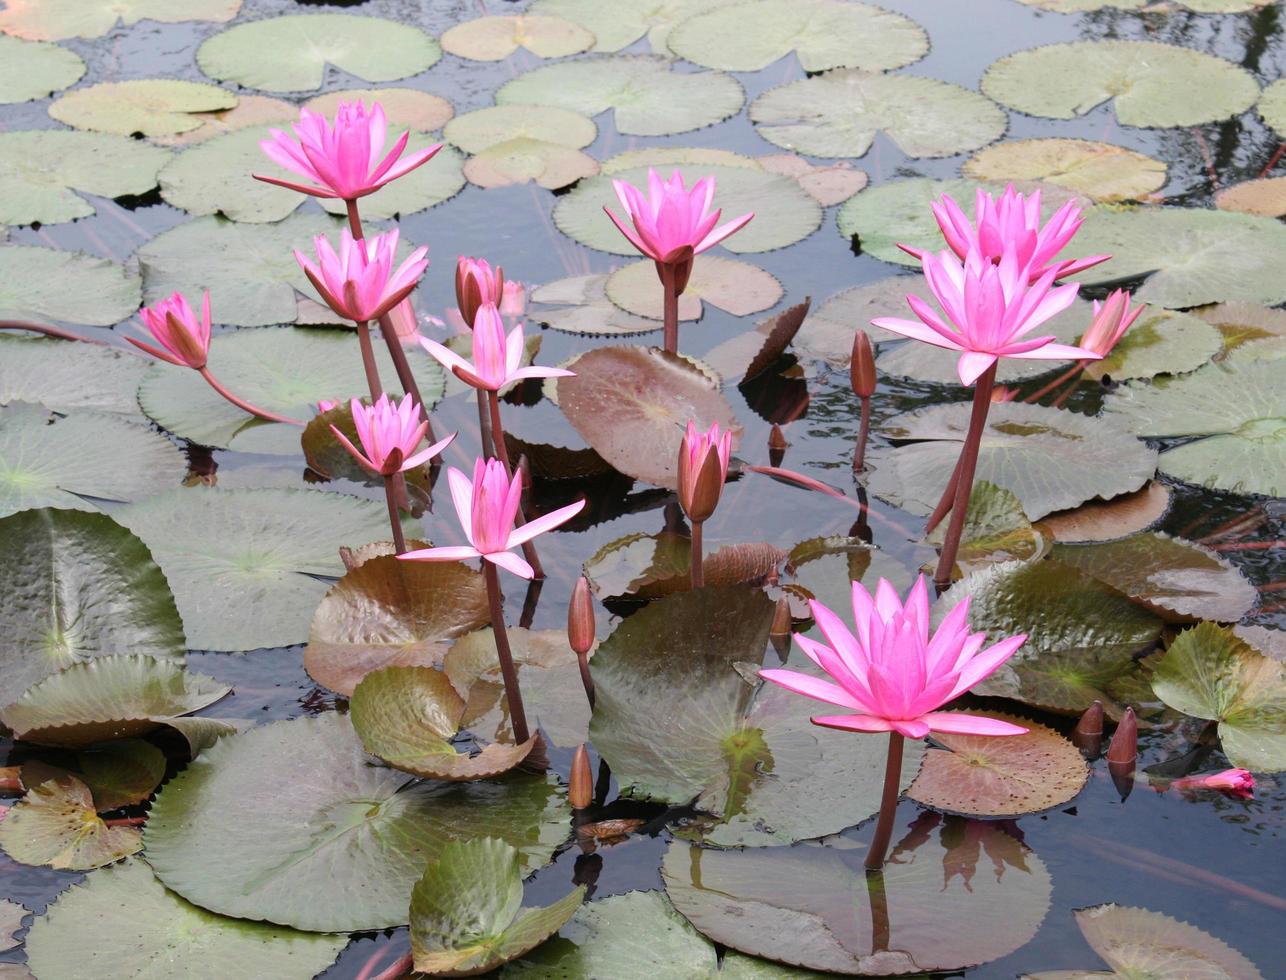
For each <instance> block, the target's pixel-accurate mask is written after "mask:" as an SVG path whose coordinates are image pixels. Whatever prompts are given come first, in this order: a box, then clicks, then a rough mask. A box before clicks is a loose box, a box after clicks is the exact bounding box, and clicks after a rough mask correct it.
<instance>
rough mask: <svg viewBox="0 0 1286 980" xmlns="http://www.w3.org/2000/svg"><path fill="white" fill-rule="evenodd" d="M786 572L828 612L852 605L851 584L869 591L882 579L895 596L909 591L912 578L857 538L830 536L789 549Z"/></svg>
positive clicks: (905, 571)
mask: <svg viewBox="0 0 1286 980" xmlns="http://www.w3.org/2000/svg"><path fill="white" fill-rule="evenodd" d="M786 570H787V571H788V572H789V573H790V574H791V575H792V576H793V577H794V579H795V585H797V586H799V587H800V588H802V589H803V590H804V591H805V592H807V594H808V596H811V597H812V598H814V599H816V600H817V601H818V602H820V603H821V604H822V605H824V606H828V607H830V608H831V609H844V608H846V607H848V606H851V605H852V601H853V599H852V596H853V583H854V582H859V581H860V582H865V583H866V585H867V587H868V588H869V589H874V588H875V584H876V583H877V582H878V581H879V580H880V579H882V578H884V579H888V580H889V582H890V583H892V585H893V587H894V588H895V589H897V590H898V592H899V593H903V592H906V590H907V589H909V588H910V587H911V584H912V582H913V580H914V576H913V575H912V574H911V571H910V569H908V568H906V567H905V566H904V565H902V563H901V562H899V561H898V560H897V559H895V558H893V557H892V556H891V555H890V554H889V553H888V552H887V551H881V550H880V549H879V548H876V547H874V546H872V545H869V544H867V543H866V542H865V541H863V540H861V539H860V538H850V537H844V536H842V535H832V536H829V537H822V538H808V539H807V540H805V541H801V542H799V544H797V545H795V547H793V548H791V549H790V554H789V555H788V556H787V559H786Z"/></svg>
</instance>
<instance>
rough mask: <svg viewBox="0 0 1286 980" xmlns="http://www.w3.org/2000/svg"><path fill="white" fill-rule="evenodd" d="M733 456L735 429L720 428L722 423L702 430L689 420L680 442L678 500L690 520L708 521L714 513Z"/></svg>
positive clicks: (716, 423)
mask: <svg viewBox="0 0 1286 980" xmlns="http://www.w3.org/2000/svg"><path fill="white" fill-rule="evenodd" d="M731 458H732V432H731V431H724V432H720V431H719V423H718V422H715V423H714V424H713V425H711V426H710V429H709V431H707V432H700V431H698V430H697V427H696V423H694V422H688V430H687V432H686V433H684V436H683V442H682V444H681V445H680V446H679V504H680V505H681V506H682V507H683V512H684V513H685V514H687V515H688V520H690V521H706V520H709V519H710V515H711V514H713V513H714V509H715V507H716V506H717V505H718V503H719V497H720V495H721V494H722V492H723V484H724V482H725V481H726V480H727V479H728V461H729V460H730V459H731Z"/></svg>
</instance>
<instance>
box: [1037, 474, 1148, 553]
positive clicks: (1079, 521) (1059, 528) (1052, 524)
mask: <svg viewBox="0 0 1286 980" xmlns="http://www.w3.org/2000/svg"><path fill="white" fill-rule="evenodd" d="M1169 509H1170V490H1169V488H1167V487H1166V485H1165V484H1164V483H1160V482H1158V481H1156V480H1153V481H1151V482H1149V483H1148V484H1147V485H1146V486H1144V488H1143V489H1142V490H1136V491H1135V492H1134V493H1126V494H1122V495H1121V496H1119V497H1113V498H1112V499H1111V500H1107V501H1090V502H1089V503H1087V504H1082V505H1081V506H1080V507H1077V508H1076V509H1075V510H1064V511H1059V512H1058V513H1057V514H1046V515H1045V516H1044V517H1043V518H1041V522H1040V523H1041V526H1042V527H1044V528H1045V530H1046V531H1048V532H1049V533H1051V534H1053V536H1054V539H1055V540H1057V541H1061V542H1065V543H1069V544H1084V543H1085V542H1089V541H1111V540H1113V539H1114V538H1123V537H1125V536H1126V535H1128V534H1134V533H1135V532H1137V531H1146V530H1147V529H1148V528H1150V527H1152V526H1153V525H1154V524H1156V523H1157V521H1159V520H1161V518H1162V517H1164V516H1165V514H1166V511H1168V510H1169Z"/></svg>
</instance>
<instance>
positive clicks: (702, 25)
mask: <svg viewBox="0 0 1286 980" xmlns="http://www.w3.org/2000/svg"><path fill="white" fill-rule="evenodd" d="M667 44H668V45H669V48H670V50H671V51H673V52H674V53H675V54H677V55H678V56H679V57H680V58H686V59H687V60H688V61H692V62H695V63H696V64H698V65H704V66H705V67H707V68H719V69H722V70H723V71H759V70H760V69H761V68H767V67H768V66H769V65H771V64H772V63H773V62H775V61H779V60H780V59H782V58H784V57H785V56H786V55H788V54H790V53H791V52H792V51H793V52H795V54H797V55H798V56H799V63H800V65H801V66H802V67H803V69H804V71H806V72H810V73H811V72H819V71H826V70H827V69H828V68H861V69H863V70H865V71H888V70H890V69H892V68H901V67H902V66H903V65H909V64H910V63H911V62H913V61H917V60H919V59H920V58H923V57H924V55H925V53H926V52H927V51H928V50H929V39H928V37H927V36H926V35H925V33H924V30H923V29H922V28H921V27H920V26H919V25H918V24H916V23H915V21H913V20H910V19H909V18H906V17H903V16H901V15H900V14H894V13H890V12H889V11H887V10H882V9H881V8H879V7H873V6H869V5H868V4H865V3H845V2H842V0H752V2H749V3H738V4H735V5H734V6H732V7H716V8H715V9H713V10H710V11H707V12H705V13H702V14H697V15H696V16H695V17H690V18H688V19H687V20H685V21H683V22H682V23H681V24H680V25H679V26H678V27H676V28H675V29H674V30H672V31H671V32H670V35H669V37H668V39H667Z"/></svg>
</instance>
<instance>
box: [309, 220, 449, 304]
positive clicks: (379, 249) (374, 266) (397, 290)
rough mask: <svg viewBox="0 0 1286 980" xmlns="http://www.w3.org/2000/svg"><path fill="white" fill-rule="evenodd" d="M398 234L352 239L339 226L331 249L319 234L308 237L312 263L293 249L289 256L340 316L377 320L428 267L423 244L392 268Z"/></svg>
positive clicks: (398, 300)
mask: <svg viewBox="0 0 1286 980" xmlns="http://www.w3.org/2000/svg"><path fill="white" fill-rule="evenodd" d="M397 240H398V233H397V230H396V229H394V230H393V231H390V232H388V233H386V234H383V235H374V236H372V237H371V238H365V239H357V240H354V238H353V236H352V235H351V234H350V233H349V231H348V229H347V228H345V229H344V230H343V231H341V232H340V236H339V251H338V252H336V251H335V249H334V248H333V247H332V246H331V244H330V241H329V240H328V239H327V238H326V236H325V235H318V236H317V237H316V238H314V239H313V244H314V246H315V247H316V250H317V263H316V264H314V263H313V262H311V261H310V260H309V259H308V258H307V256H305V255H304V254H303V253H302V252H300V251H299V250H298V249H296V250H295V260H296V261H297V262H298V263H299V266H300V268H302V269H303V270H304V275H306V276H307V277H308V280H309V282H311V283H312V284H313V286H314V287H316V289H317V292H318V293H320V294H321V298H322V299H323V300H325V301H326V304H327V305H328V306H329V307H330V308H331V309H332V310H334V311H335V312H336V313H338V314H339V315H340V316H342V317H345V318H347V319H349V320H353V321H354V322H356V323H366V322H369V321H371V320H378V319H379V318H380V317H381V316H383V315H384V314H385V313H387V312H388V311H389V310H391V309H392V308H393V307H395V306H397V305H398V304H399V303H400V302H402V300H404V299H406V297H407V296H409V295H410V294H411V291H412V290H413V289H415V285H416V283H417V282H418V281H419V278H420V276H421V274H423V272H424V270H425V269H426V268H428V265H429V260H428V259H427V258H425V256H426V255H427V254H428V251H429V250H428V249H427V248H425V247H424V246H421V247H419V248H417V249H416V250H415V251H414V252H412V253H411V254H410V255H409V256H408V257H407V258H406V261H404V262H403V263H402V264H401V265H399V266H398V267H397V269H396V270H395V269H394V268H393V262H394V261H395V259H394V255H395V253H396V252H397Z"/></svg>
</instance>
